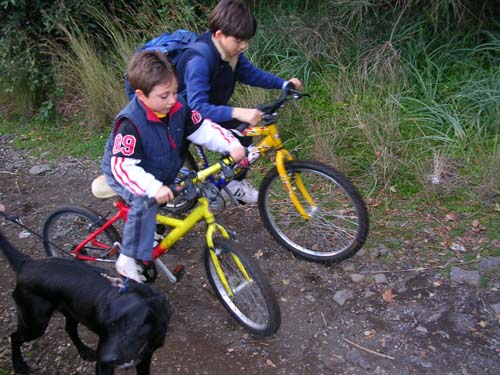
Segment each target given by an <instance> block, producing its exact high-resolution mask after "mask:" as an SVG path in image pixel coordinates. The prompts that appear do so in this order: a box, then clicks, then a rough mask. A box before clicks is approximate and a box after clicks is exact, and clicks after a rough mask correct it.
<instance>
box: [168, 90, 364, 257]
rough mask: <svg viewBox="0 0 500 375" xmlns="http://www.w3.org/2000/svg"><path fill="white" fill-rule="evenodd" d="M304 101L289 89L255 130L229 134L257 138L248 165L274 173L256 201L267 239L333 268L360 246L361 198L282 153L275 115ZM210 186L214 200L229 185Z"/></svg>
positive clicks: (319, 168) (323, 168)
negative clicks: (264, 164)
mask: <svg viewBox="0 0 500 375" xmlns="http://www.w3.org/2000/svg"><path fill="white" fill-rule="evenodd" d="M304 96H305V94H302V93H300V92H299V91H297V90H295V89H294V88H293V86H290V85H289V86H288V87H286V88H284V89H283V90H282V94H281V96H280V97H279V98H278V99H277V100H275V101H272V102H270V103H268V104H263V105H260V106H258V107H257V108H258V109H260V110H261V111H262V112H263V113H264V116H263V124H262V125H261V126H253V127H248V125H247V124H242V125H241V126H240V127H239V128H238V129H236V130H234V131H235V132H236V133H237V134H238V135H243V136H251V137H261V139H260V141H259V142H258V143H257V144H256V145H255V146H254V147H252V149H251V151H250V153H249V155H248V161H249V165H251V164H253V163H255V161H256V160H257V159H258V158H259V157H260V156H266V157H271V156H272V155H273V154H274V156H275V157H274V159H273V160H272V159H271V158H270V159H271V160H272V161H273V163H274V166H275V168H273V169H271V170H270V171H269V172H268V173H267V175H266V176H265V177H264V178H263V180H262V182H261V184H260V188H259V200H258V206H259V213H260V216H261V218H262V221H263V223H264V226H265V227H266V229H267V230H268V231H269V233H270V234H271V235H272V236H273V237H274V238H275V239H276V240H277V241H278V242H279V243H280V244H281V245H283V246H284V247H285V248H286V249H288V250H290V251H292V252H293V253H295V254H297V255H299V256H302V257H305V258H307V259H310V260H315V261H331V262H338V261H341V260H344V259H347V258H349V257H351V256H353V255H354V254H355V253H356V252H357V251H358V250H359V249H360V248H361V246H362V245H363V244H364V242H365V241H366V238H367V236H368V226H369V224H368V221H369V220H368V212H367V209H366V204H365V202H364V201H363V199H362V198H361V195H360V194H359V193H358V191H357V190H356V188H355V187H354V185H353V184H352V182H351V181H349V179H348V178H347V177H345V176H344V175H343V174H342V173H341V172H339V171H338V170H336V169H335V168H333V167H331V166H329V165H326V164H323V163H320V162H317V161H313V160H296V159H295V158H294V157H293V155H292V154H291V152H290V151H288V150H287V149H286V148H285V147H284V145H283V142H282V140H281V138H280V135H279V131H278V111H279V110H280V109H281V108H283V107H284V105H285V103H286V102H287V101H288V100H292V99H301V98H303V97H304ZM196 151H197V152H198V156H199V158H200V163H201V165H202V168H206V167H207V166H208V164H209V163H208V160H207V158H206V156H205V154H204V151H203V148H202V147H200V146H196ZM189 160H190V159H188V161H189ZM191 169H196V164H195V162H194V161H193V160H192V159H191V165H188V168H187V169H181V172H183V171H187V170H191ZM210 182H211V183H212V185H213V186H214V188H213V189H212V190H214V191H215V193H216V194H217V193H218V192H219V190H223V189H224V187H225V185H226V184H227V183H228V182H229V179H227V178H226V177H225V176H224V175H220V176H212V177H211V179H210ZM225 191H226V194H227V195H229V196H231V195H230V192H229V191H228V190H227V189H225ZM216 194H215V195H214V194H212V196H213V197H214V198H213V199H217V200H218V201H219V202H220V201H221V199H222V198H221V195H220V194H219V195H216ZM233 201H234V199H233ZM215 203H217V202H215ZM190 204H192V203H190V202H189V200H186V199H178V200H175V201H174V202H173V203H171V204H169V205H167V206H166V207H165V209H167V210H171V211H174V212H179V211H187V210H189V209H190Z"/></svg>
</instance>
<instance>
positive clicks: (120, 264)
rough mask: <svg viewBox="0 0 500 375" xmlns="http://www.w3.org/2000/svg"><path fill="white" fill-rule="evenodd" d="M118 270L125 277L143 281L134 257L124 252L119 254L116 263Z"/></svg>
mask: <svg viewBox="0 0 500 375" xmlns="http://www.w3.org/2000/svg"><path fill="white" fill-rule="evenodd" d="M115 268H116V272H118V273H119V274H120V275H122V276H123V277H128V278H129V279H132V280H135V281H137V282H138V283H142V278H141V276H140V275H139V272H138V271H137V263H136V262H135V259H134V258H130V257H128V256H126V255H124V254H122V253H120V255H119V256H118V259H117V260H116V264H115Z"/></svg>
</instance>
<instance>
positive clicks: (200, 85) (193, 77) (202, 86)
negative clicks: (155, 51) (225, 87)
mask: <svg viewBox="0 0 500 375" xmlns="http://www.w3.org/2000/svg"><path fill="white" fill-rule="evenodd" d="M184 82H185V84H186V96H187V103H188V105H189V106H190V107H191V108H192V109H194V110H197V111H198V112H200V113H202V114H203V117H205V118H209V119H211V120H212V121H215V122H225V121H230V120H232V113H233V108H232V107H229V106H225V105H213V104H210V103H209V102H208V98H209V92H210V71H209V68H208V64H207V62H206V61H205V60H204V59H203V57H201V56H194V57H193V58H191V59H190V60H189V61H188V62H187V63H186V70H185V73H184Z"/></svg>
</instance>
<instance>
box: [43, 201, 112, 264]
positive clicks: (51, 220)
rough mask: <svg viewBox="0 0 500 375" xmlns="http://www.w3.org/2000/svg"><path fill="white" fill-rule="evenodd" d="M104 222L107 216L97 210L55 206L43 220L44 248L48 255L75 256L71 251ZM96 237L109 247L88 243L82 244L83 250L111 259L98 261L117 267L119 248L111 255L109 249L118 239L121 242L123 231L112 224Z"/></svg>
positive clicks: (85, 252)
mask: <svg viewBox="0 0 500 375" xmlns="http://www.w3.org/2000/svg"><path fill="white" fill-rule="evenodd" d="M104 223H105V220H104V218H102V217H101V216H100V215H99V214H98V213H96V212H95V211H92V210H90V209H87V208H84V207H79V206H61V207H59V208H56V209H55V210H54V211H53V212H52V213H51V214H50V215H49V216H48V217H47V219H46V220H45V222H44V224H43V231H42V238H43V246H44V248H45V252H46V253H47V255H48V256H49V257H50V256H54V257H60V258H73V257H72V256H71V255H70V253H71V251H72V250H73V249H74V248H75V247H76V246H78V245H79V244H80V242H81V241H83V240H84V239H85V238H86V237H87V236H88V235H89V234H90V233H91V232H93V231H95V230H96V229H97V228H99V227H100V226H101V225H103V224H104ZM97 239H98V241H99V242H100V243H101V244H103V245H104V246H106V248H99V247H97V246H92V244H88V245H87V246H85V247H83V248H82V251H81V253H82V254H83V255H88V256H95V257H98V258H102V259H107V260H110V262H99V264H100V265H109V266H113V268H114V262H112V261H114V260H116V257H117V256H118V252H116V253H114V254H112V255H110V254H107V252H108V251H109V250H110V249H111V248H112V247H113V244H114V243H115V242H118V243H120V242H121V237H120V234H119V233H118V231H117V230H116V229H115V227H113V226H110V227H108V228H107V229H106V230H105V231H104V232H102V233H101V234H100V235H99V236H98V237H97ZM73 259H74V258H73Z"/></svg>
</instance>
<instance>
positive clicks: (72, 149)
mask: <svg viewBox="0 0 500 375" xmlns="http://www.w3.org/2000/svg"><path fill="white" fill-rule="evenodd" d="M79 125H80V126H75V122H70V123H66V124H63V123H55V124H54V123H48V122H43V121H39V120H32V121H29V122H26V121H24V120H23V121H21V120H13V119H5V118H3V119H0V135H4V134H9V135H12V136H13V137H14V138H13V145H14V147H15V148H17V149H24V150H29V151H30V152H31V153H32V154H33V155H37V156H39V155H41V154H43V155H44V157H46V158H49V159H56V158H57V157H59V156H61V155H70V156H74V157H90V158H93V159H99V158H101V157H102V154H103V150H104V144H105V142H106V139H107V135H108V134H107V133H105V132H96V131H94V130H93V129H89V128H87V127H85V126H84V124H83V123H80V124H79Z"/></svg>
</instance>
